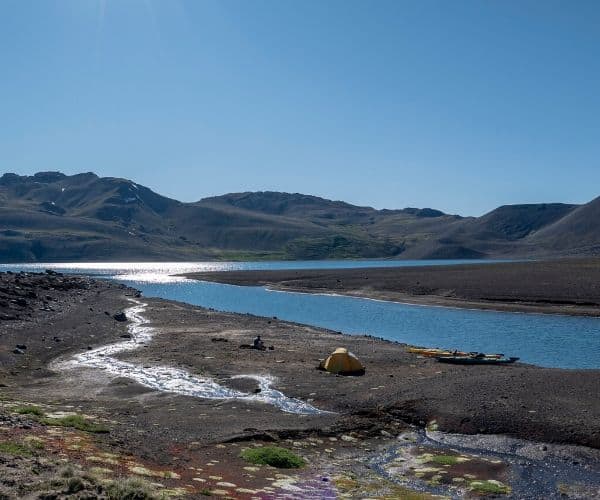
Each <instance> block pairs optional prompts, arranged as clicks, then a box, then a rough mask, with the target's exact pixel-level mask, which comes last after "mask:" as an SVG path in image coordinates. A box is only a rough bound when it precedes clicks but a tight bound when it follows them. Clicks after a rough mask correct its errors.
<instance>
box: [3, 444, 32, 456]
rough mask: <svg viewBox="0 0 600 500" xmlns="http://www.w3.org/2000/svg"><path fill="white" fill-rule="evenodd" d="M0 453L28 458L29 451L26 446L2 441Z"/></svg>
mask: <svg viewBox="0 0 600 500" xmlns="http://www.w3.org/2000/svg"><path fill="white" fill-rule="evenodd" d="M0 453H6V454H8V455H13V456H15V457H29V456H31V450H30V449H29V448H28V447H27V446H23V445H22V444H19V443H15V442H12V441H4V442H2V443H0Z"/></svg>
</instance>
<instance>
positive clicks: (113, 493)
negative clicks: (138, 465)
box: [106, 477, 162, 500]
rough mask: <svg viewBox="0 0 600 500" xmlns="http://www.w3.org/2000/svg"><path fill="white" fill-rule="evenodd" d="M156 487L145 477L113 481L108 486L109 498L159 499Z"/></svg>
mask: <svg viewBox="0 0 600 500" xmlns="http://www.w3.org/2000/svg"><path fill="white" fill-rule="evenodd" d="M153 491H154V488H153V487H152V486H151V485H150V484H148V483H147V482H146V481H144V480H143V479H139V478H135V477H130V478H127V479H121V480H118V481H113V482H111V483H110V484H109V485H108V486H107V487H106V497H107V498H108V500H158V499H160V498H162V497H161V496H157V495H155V494H154V493H153Z"/></svg>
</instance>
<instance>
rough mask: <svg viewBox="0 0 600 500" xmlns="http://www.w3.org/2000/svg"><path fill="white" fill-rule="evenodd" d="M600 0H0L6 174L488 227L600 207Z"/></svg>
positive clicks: (2, 164) (0, 136)
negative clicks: (566, 208)
mask: <svg viewBox="0 0 600 500" xmlns="http://www.w3.org/2000/svg"><path fill="white" fill-rule="evenodd" d="M599 89H600V2H597V1H595V0H593V1H585V0H578V1H575V2H571V1H566V0H565V1H553V0H540V1H536V2H533V1H529V0H516V1H509V0H501V1H500V0H498V1H492V0H479V1H463V0H454V1H446V0H443V1H431V0H415V1H402V0H392V1H386V0H375V1H372V0H369V1H367V0H364V1H354V0H339V1H338V0H315V1H311V0H295V1H290V0H269V1H267V0H239V1H237V0H235V1H234V0H219V1H210V0H0V173H4V172H15V173H18V174H22V175H25V174H27V175H31V174H33V173H35V172H37V171H47V170H59V171H62V172H64V173H67V174H74V173H78V172H88V171H93V172H96V173H97V174H98V175H101V176H115V177H125V178H128V179H132V180H134V181H135V182H138V183H140V184H143V185H146V186H148V187H150V188H152V189H154V190H155V191H157V192H159V193H161V194H164V195H166V196H170V197H173V198H177V199H180V200H182V201H195V200H198V199H200V198H203V197H206V196H211V195H218V194H224V193H227V192H238V191H255V190H274V191H287V192H301V193H307V194H314V195H318V196H323V197H326V198H330V199H341V200H344V201H348V202H351V203H355V204H359V205H369V206H374V207H376V208H384V207H385V208H403V207H406V206H413V207H433V208H437V209H441V210H444V211H446V212H450V213H458V214H461V215H481V214H483V213H485V212H487V211H489V210H491V209H493V208H495V207H497V206H499V205H503V204H510V203H536V202H570V203H571V202H572V203H582V202H587V201H589V200H591V199H592V198H595V197H596V196H598V195H600V90H599Z"/></svg>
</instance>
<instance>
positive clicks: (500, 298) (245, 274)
mask: <svg viewBox="0 0 600 500" xmlns="http://www.w3.org/2000/svg"><path fill="white" fill-rule="evenodd" d="M179 276H183V277H185V278H187V279H193V280H201V281H212V282H217V283H224V284H229V285H238V286H263V287H267V288H269V289H273V290H278V291H291V292H301V293H317V294H318V293H321V294H337V295H345V296H351V297H360V298H366V299H374V300H382V301H388V302H399V303H403V304H412V305H423V306H441V307H452V308H457V309H475V310H477V309H478V310H491V311H498V312H517V313H541V314H558V315H567V316H588V317H600V288H598V287H597V286H596V283H598V282H600V259H566V260H556V261H530V262H503V263H491V264H490V263H488V264H469V265H451V266H423V267H386V268H345V269H302V270H261V271H207V272H195V273H184V274H181V275H179Z"/></svg>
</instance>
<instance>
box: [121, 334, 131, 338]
mask: <svg viewBox="0 0 600 500" xmlns="http://www.w3.org/2000/svg"><path fill="white" fill-rule="evenodd" d="M121 338H122V339H130V338H131V335H129V334H128V333H124V334H123V335H121Z"/></svg>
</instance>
